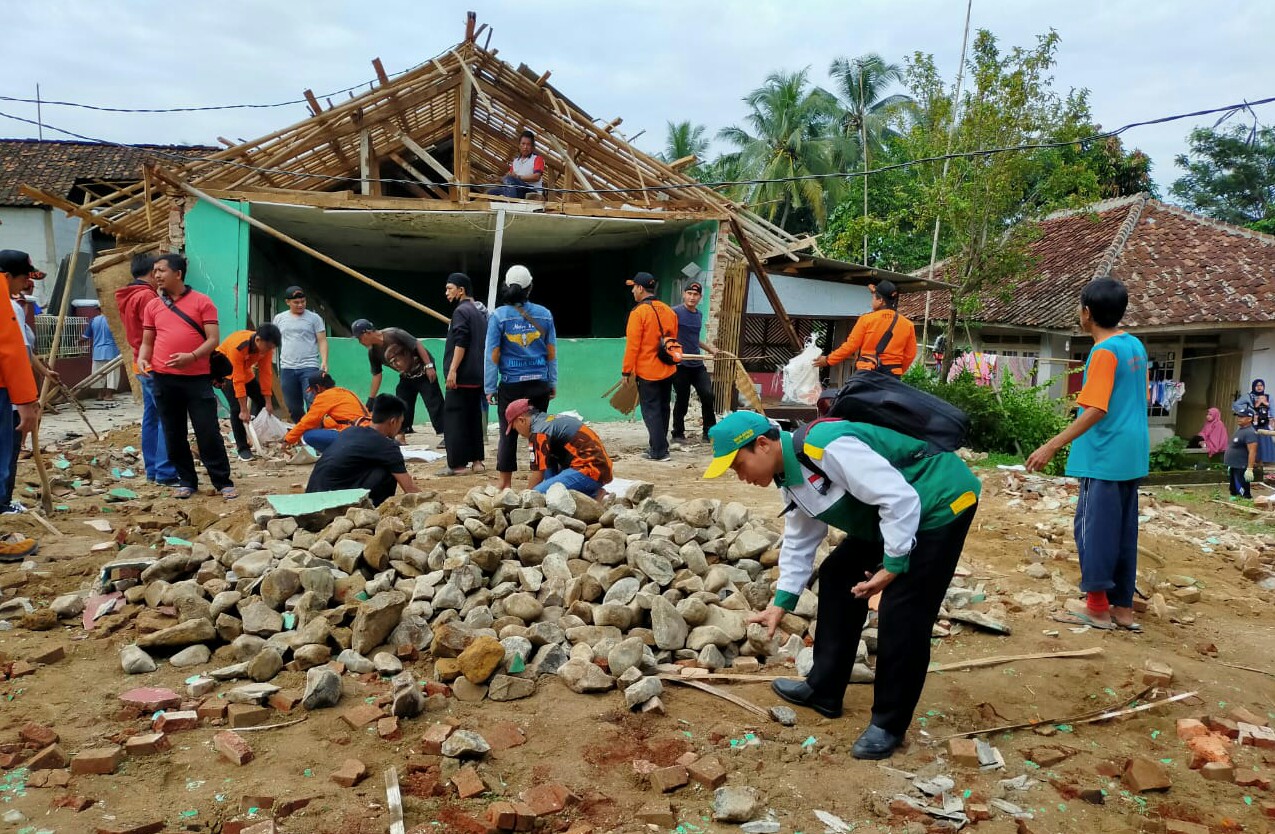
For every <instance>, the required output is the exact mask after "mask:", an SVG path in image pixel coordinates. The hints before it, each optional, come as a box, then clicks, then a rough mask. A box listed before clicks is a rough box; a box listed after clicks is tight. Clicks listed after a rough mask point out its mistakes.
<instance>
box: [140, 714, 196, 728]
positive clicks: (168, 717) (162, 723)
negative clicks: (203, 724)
mask: <svg viewBox="0 0 1275 834" xmlns="http://www.w3.org/2000/svg"><path fill="white" fill-rule="evenodd" d="M151 726H152V727H153V728H154V730H155V732H157V733H176V732H180V731H181V730H193V729H195V728H196V727H198V726H199V713H198V712H196V711H195V710H174V711H172V712H164V713H160V715H159V717H158V718H156V719H155V721H154V722H152V724H151Z"/></svg>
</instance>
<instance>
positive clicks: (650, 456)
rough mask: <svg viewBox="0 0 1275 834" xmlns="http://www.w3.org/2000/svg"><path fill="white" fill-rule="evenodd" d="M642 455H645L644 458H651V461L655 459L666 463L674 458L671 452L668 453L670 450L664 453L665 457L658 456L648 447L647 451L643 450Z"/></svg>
mask: <svg viewBox="0 0 1275 834" xmlns="http://www.w3.org/2000/svg"><path fill="white" fill-rule="evenodd" d="M642 457H643V458H645V459H647V460H649V461H654V462H655V463H664V462H665V461H669V460H672V459H673V458H672V456H671V455H669V453H668V452H665V453H664V457H658V458H657V457H656V456H655V455H653V454H652V453H651V451H650V450H649V449H648V450H647V451H645V452H643V453H642Z"/></svg>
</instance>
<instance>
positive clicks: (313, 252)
mask: <svg viewBox="0 0 1275 834" xmlns="http://www.w3.org/2000/svg"><path fill="white" fill-rule="evenodd" d="M156 173H157V175H158V174H159V172H158V171H156ZM163 178H164V179H165V180H167V181H168V182H171V183H172V184H173V185H176V186H177V187H178V188H180V189H182V190H183V191H185V192H186V193H187V194H189V195H191V196H192V197H195V198H197V199H200V200H203V201H204V202H206V203H208V204H209V205H210V206H212V207H213V208H216V209H220V210H221V211H224V212H225V213H226V214H229V215H230V216H232V217H237V218H238V219H240V220H242V221H243V222H244V223H247V224H248V225H249V226H252V227H253V228H254V229H260V230H261V231H263V232H265V233H266V234H268V235H270V236H271V237H273V238H277V239H278V240H281V241H283V242H284V243H287V244H289V245H291V246H295V247H296V248H297V249H300V250H301V251H302V252H305V253H306V254H307V255H310V256H311V257H313V258H317V259H318V260H320V261H323V263H325V264H327V265H328V266H330V267H332V268H334V269H339V270H340V271H341V272H344V273H345V274H346V275H349V276H350V277H351V278H357V279H358V280H360V281H362V282H363V283H364V284H367V285H368V286H369V287H372V288H373V289H377V290H380V291H381V292H383V293H385V294H386V295H388V296H390V297H391V298H394V299H396V300H398V301H401V302H403V303H404V304H406V305H407V306H409V307H412V308H414V309H416V310H420V311H421V312H422V313H425V314H426V315H429V316H433V317H434V318H436V319H438V320H439V321H441V322H443V323H445V324H451V321H452V320H451V319H450V318H448V317H447V316H445V315H443V314H442V313H440V312H438V311H437V310H433V309H431V308H429V307H426V306H425V305H424V304H422V303H420V302H419V301H417V300H416V299H414V298H408V297H407V296H405V295H403V294H402V293H401V292H398V291H397V290H392V289H390V288H389V287H387V286H385V285H384V284H382V283H380V282H378V281H374V280H372V279H371V278H369V277H367V276H366V275H364V274H363V273H362V272H359V271H358V270H355V269H351V268H350V267H348V266H346V265H345V264H343V263H341V262H340V261H337V260H335V259H333V258H330V257H328V256H327V255H325V254H323V253H322V252H320V251H319V250H317V249H314V248H313V247H310V246H307V245H306V244H304V243H302V242H301V241H299V240H297V239H296V238H294V237H290V236H289V235H286V234H284V233H283V232H281V231H279V230H278V229H275V228H274V227H273V226H267V225H266V224H265V223H262V222H261V221H260V220H258V219H257V218H255V217H249V216H248V215H246V214H244V213H243V212H242V211H239V210H238V209H234V208H231V207H230V206H228V205H226V204H225V203H223V202H221V201H220V200H217V199H214V198H213V197H211V196H209V195H208V194H205V193H204V192H203V191H200V190H199V189H198V188H196V187H195V186H193V185H190V184H188V183H185V182H181V181H179V180H175V179H172V178H170V177H168V176H166V175H163Z"/></svg>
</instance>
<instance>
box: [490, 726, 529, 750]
mask: <svg viewBox="0 0 1275 834" xmlns="http://www.w3.org/2000/svg"><path fill="white" fill-rule="evenodd" d="M482 736H483V738H485V739H487V743H488V744H490V745H491V749H492V750H493V751H495V752H497V753H499V752H500V751H502V750H508V749H510V748H512V747H520V746H522V745H524V744H526V743H527V736H526V734H524V733H523V731H522V728H521V727H519V726H518V725H517V724H515V723H513V722H512V721H496V722H493V723H491V724H487V725H485V726H484V727H483V730H482Z"/></svg>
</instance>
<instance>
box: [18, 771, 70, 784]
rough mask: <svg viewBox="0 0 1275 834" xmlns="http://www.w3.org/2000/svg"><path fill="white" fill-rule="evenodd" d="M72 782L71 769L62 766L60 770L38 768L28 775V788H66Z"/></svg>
mask: <svg viewBox="0 0 1275 834" xmlns="http://www.w3.org/2000/svg"><path fill="white" fill-rule="evenodd" d="M70 784H71V771H70V770H68V769H66V768H62V769H60V770H36V771H32V772H31V773H30V775H28V776H27V787H28V788H65V787H66V786H67V785H70Z"/></svg>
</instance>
